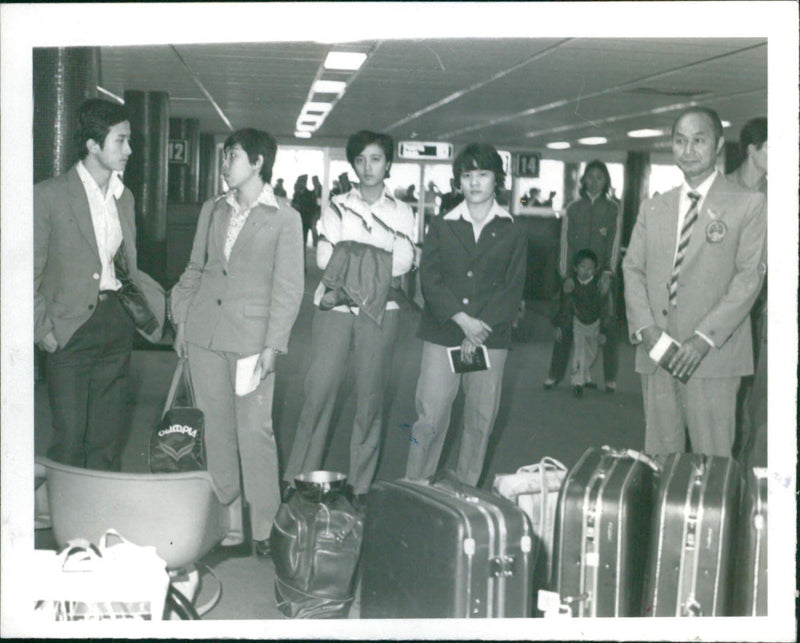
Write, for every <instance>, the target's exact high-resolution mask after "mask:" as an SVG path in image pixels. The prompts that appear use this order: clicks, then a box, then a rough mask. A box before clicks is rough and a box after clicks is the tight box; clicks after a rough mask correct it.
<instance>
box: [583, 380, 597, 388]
mask: <svg viewBox="0 0 800 643" xmlns="http://www.w3.org/2000/svg"><path fill="white" fill-rule="evenodd" d="M583 386H584V388H590V389H596V388H597V383H595V382H586V384H584V385H583Z"/></svg>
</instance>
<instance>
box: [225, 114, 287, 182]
mask: <svg viewBox="0 0 800 643" xmlns="http://www.w3.org/2000/svg"><path fill="white" fill-rule="evenodd" d="M237 143H238V144H239V145H241V146H242V149H243V150H244V151H245V152H247V159H248V160H249V161H250V165H253V164H254V163H255V162H256V161H258V157H259V155H260V156H261V157H262V158H263V159H264V164H263V165H262V166H261V172H259V175H260V176H261V180H262V181H264V183H269V182H270V181H271V180H272V166H273V165H274V164H275V154H276V153H277V152H278V143H277V142H276V141H275V139H274V138H273V136H272V135H271V134H269V133H268V132H265V131H264V130H260V129H255V128H253V127H245V128H244V129H239V130H236V131H235V132H234V133H233V134H231V135H230V136H229V137H228V138H227V139H225V144H224V145H223V146H222V149H223V150H228V149H230V148H232V147H233V146H234V145H236V144H237Z"/></svg>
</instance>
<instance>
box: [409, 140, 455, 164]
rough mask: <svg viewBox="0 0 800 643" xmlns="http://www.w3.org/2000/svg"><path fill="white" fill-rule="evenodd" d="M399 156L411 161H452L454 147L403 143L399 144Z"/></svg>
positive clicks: (449, 145)
mask: <svg viewBox="0 0 800 643" xmlns="http://www.w3.org/2000/svg"><path fill="white" fill-rule="evenodd" d="M397 156H398V158H401V159H407V160H410V161H450V160H452V158H453V145H452V144H451V143H422V142H418V141H402V142H401V143H398V144H397Z"/></svg>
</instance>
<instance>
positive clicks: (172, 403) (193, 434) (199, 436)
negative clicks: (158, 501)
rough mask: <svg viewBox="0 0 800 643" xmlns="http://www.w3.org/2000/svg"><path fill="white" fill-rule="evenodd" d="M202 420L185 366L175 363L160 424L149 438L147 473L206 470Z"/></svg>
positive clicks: (184, 364)
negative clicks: (148, 468)
mask: <svg viewBox="0 0 800 643" xmlns="http://www.w3.org/2000/svg"><path fill="white" fill-rule="evenodd" d="M204 429H205V416H204V415H203V412H202V411H201V410H200V409H198V408H196V407H195V401H194V389H193V388H192V378H191V375H190V373H189V362H188V361H187V360H186V359H185V358H182V359H180V360H178V366H177V367H176V368H175V374H174V375H173V376H172V384H170V387H169V394H168V395H167V402H166V404H165V405H164V413H163V417H162V419H161V422H160V423H159V424H158V426H157V427H156V428H155V429H154V430H153V432H152V433H151V434H150V446H149V457H150V473H177V472H179V471H201V470H204V469H205V468H206V452H205V445H204V442H203V433H204Z"/></svg>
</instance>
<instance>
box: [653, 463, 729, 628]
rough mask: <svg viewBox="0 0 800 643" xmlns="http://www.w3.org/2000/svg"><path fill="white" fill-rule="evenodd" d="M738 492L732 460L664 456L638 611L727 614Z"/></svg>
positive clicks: (704, 614)
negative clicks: (640, 609)
mask: <svg viewBox="0 0 800 643" xmlns="http://www.w3.org/2000/svg"><path fill="white" fill-rule="evenodd" d="M738 494H739V472H738V465H737V464H736V461H735V460H732V459H730V458H723V457H719V456H709V455H703V454H699V453H673V454H672V455H669V456H667V458H666V462H665V464H664V468H663V470H662V472H661V481H660V484H659V490H658V499H657V501H656V506H655V510H654V512H653V526H652V534H653V535H652V539H651V547H650V554H649V557H648V563H647V572H646V581H645V604H644V606H643V610H642V613H643V615H645V616H728V615H730V605H729V599H730V588H729V581H730V578H729V575H730V571H731V554H732V551H731V546H732V544H733V538H734V535H735V531H734V528H735V523H736V513H737V509H738Z"/></svg>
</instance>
